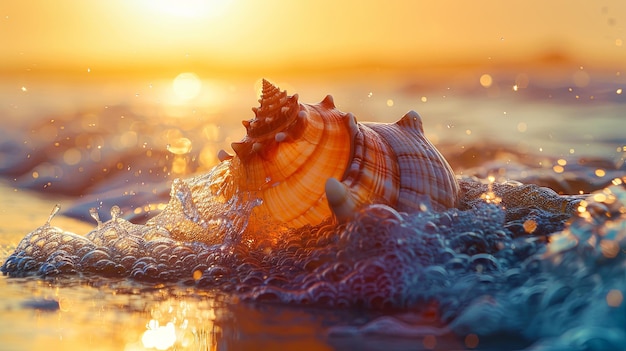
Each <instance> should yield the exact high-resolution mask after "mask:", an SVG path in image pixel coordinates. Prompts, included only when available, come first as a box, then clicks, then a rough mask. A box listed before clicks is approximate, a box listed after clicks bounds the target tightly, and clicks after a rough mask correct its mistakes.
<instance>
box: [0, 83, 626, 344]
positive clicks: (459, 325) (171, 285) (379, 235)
mask: <svg viewBox="0 0 626 351" xmlns="http://www.w3.org/2000/svg"><path fill="white" fill-rule="evenodd" d="M509 76H511V77H515V75H514V74H513V75H507V74H504V73H502V74H501V75H500V77H499V78H498V79H497V80H496V81H495V83H494V84H493V86H492V87H491V88H489V89H483V88H482V87H479V88H478V89H477V88H471V84H469V83H467V82H456V83H451V84H449V85H446V84H444V83H441V84H440V85H430V86H427V87H426V86H421V85H419V84H418V83H417V81H414V80H411V79H407V78H404V79H401V80H400V79H398V80H394V79H383V80H381V81H380V82H379V84H369V85H363V84H360V83H359V82H358V81H355V80H346V81H341V82H339V83H333V84H325V82H319V81H314V80H310V81H305V80H303V81H293V82H290V83H287V86H285V85H283V86H282V88H287V89H288V90H289V93H295V92H298V93H299V94H300V99H301V101H303V102H314V101H319V100H321V99H322V98H323V96H324V95H325V94H327V93H332V94H333V95H334V97H335V102H336V103H337V105H338V107H339V108H340V109H341V110H343V111H350V112H353V113H354V114H355V115H356V116H357V118H358V119H359V120H362V121H365V120H377V121H382V122H393V121H395V120H396V119H398V118H400V117H401V116H402V115H403V114H404V113H405V112H406V111H407V110H410V109H414V110H417V111H418V112H419V113H420V114H421V115H422V116H423V119H424V127H425V129H426V134H427V136H428V137H429V138H430V139H431V140H432V141H433V142H434V143H435V144H436V145H437V146H438V148H439V149H440V150H441V151H442V152H443V154H444V155H445V156H446V157H447V159H448V161H449V162H450V164H451V165H452V167H453V168H454V169H455V172H456V173H457V174H458V175H459V176H464V177H465V178H463V180H462V182H463V183H462V188H463V189H464V198H463V201H462V206H461V208H460V209H458V210H456V209H454V210H450V211H447V212H444V213H442V214H437V213H432V212H430V211H427V210H425V211H424V212H423V213H417V214H401V213H397V212H395V211H393V210H390V209H388V208H384V207H375V206H373V207H371V208H368V209H366V210H364V212H363V213H362V214H360V215H359V217H358V218H356V219H355V220H354V221H353V222H351V223H349V224H347V225H346V226H343V227H339V228H338V227H334V226H322V227H320V228H306V229H305V230H302V231H300V232H295V233H294V232H290V233H285V238H284V239H281V238H279V239H275V240H274V241H273V244H271V245H270V244H268V243H267V242H268V241H269V239H267V238H265V239H262V238H263V237H268V236H269V233H254V235H252V236H250V237H247V238H245V239H247V240H248V243H252V242H256V243H259V244H258V245H256V244H255V245H256V246H255V245H253V244H245V245H244V244H241V243H239V242H237V243H235V244H233V245H232V246H229V245H226V244H224V245H221V246H220V245H217V246H216V245H214V244H211V243H203V242H192V240H189V241H188V242H185V241H182V242H175V241H172V240H171V239H169V238H167V240H166V239H163V238H154V237H152V238H150V239H148V238H147V237H146V238H142V239H141V240H138V241H135V239H133V240H131V242H130V244H129V246H128V248H127V247H124V249H125V250H126V249H128V250H130V251H124V252H126V253H125V254H122V255H118V256H116V254H115V253H116V252H118V251H116V250H117V249H118V248H116V247H115V245H118V244H119V242H120V241H117V239H118V236H115V237H114V238H111V234H110V233H117V234H116V235H118V234H119V233H122V232H123V230H122V229H123V228H130V227H128V226H127V224H126V223H127V222H125V220H130V221H132V222H134V223H145V222H146V221H147V220H148V219H149V218H151V217H154V216H155V215H156V214H158V213H160V212H161V211H162V210H163V209H164V208H165V205H166V204H167V202H168V199H169V188H170V186H171V185H172V180H173V179H175V178H184V179H188V180H187V182H189V184H192V183H193V182H194V181H198V180H197V179H201V178H192V176H193V175H197V174H202V173H204V172H207V171H208V170H209V169H210V168H211V167H212V166H213V165H215V164H216V163H217V159H216V157H215V155H216V154H217V150H219V149H220V148H225V149H229V143H230V142H232V141H236V140H239V139H240V138H241V136H242V135H243V133H244V129H243V128H242V127H241V126H240V125H239V121H240V120H242V119H249V118H251V117H252V116H251V114H252V113H251V112H249V106H251V105H253V104H254V101H255V98H254V89H253V84H252V83H250V82H248V83H239V82H235V83H233V82H218V81H212V82H205V85H204V86H205V87H208V88H207V89H208V91H210V93H207V94H206V96H202V97H200V98H199V99H198V100H194V101H192V102H191V103H190V102H184V101H180V100H176V99H175V98H172V97H171V96H170V95H168V93H167V86H169V85H167V84H166V83H160V82H135V83H133V84H129V85H127V87H126V88H124V89H121V88H118V87H116V88H111V87H110V86H106V85H102V84H100V85H87V86H84V87H72V86H67V87H65V88H64V89H61V90H54V89H52V88H51V87H54V84H52V83H50V82H47V83H41V84H39V85H35V84H34V85H33V86H32V87H29V89H28V94H22V93H24V92H23V91H22V92H19V91H18V92H16V91H15V90H12V89H11V88H10V87H3V89H5V90H6V91H7V94H5V95H3V96H4V97H3V98H2V99H3V101H2V102H3V105H2V113H3V114H4V115H5V116H7V119H6V121H7V122H6V123H7V124H8V126H9V128H4V129H3V130H2V131H0V133H2V141H0V172H1V173H2V174H3V176H4V180H3V181H2V183H0V194H1V198H2V203H0V223H2V224H1V225H0V248H1V250H0V260H1V261H2V262H5V261H6V263H5V266H3V268H4V271H5V273H6V274H8V275H5V276H4V277H2V279H0V300H1V301H2V304H0V308H1V309H2V315H3V318H2V320H1V321H0V324H1V325H0V336H1V338H2V340H3V341H4V344H3V349H7V350H29V349H41V348H44V347H45V348H46V349H49V350H52V349H59V350H61V349H63V350H68V349H77V350H78V349H84V348H85V347H88V348H90V349H93V350H144V349H176V350H197V349H201V350H208V349H211V350H213V349H219V350H239V349H293V350H295V349H298V350H326V349H342V350H343V349H365V350H367V349H369V350H377V349H385V350H404V349H416V350H429V349H439V350H448V349H450V350H463V349H482V350H492V349H493V350H501V349H503V348H505V349H530V350H548V349H568V350H589V349H592V350H606V349H620V347H621V346H620V345H624V344H625V343H626V329H624V325H626V324H625V320H624V316H626V313H625V312H626V307H625V305H626V304H623V303H622V300H623V296H624V294H625V293H626V282H625V280H624V278H623V277H624V276H626V275H625V274H624V267H625V265H624V262H625V261H624V252H626V251H624V250H626V239H625V238H626V227H625V226H624V225H625V223H626V220H625V219H624V216H626V215H625V213H626V210H625V208H626V199H625V198H624V193H623V190H620V189H623V185H620V182H621V181H615V180H614V179H616V178H617V179H623V180H624V181H626V179H625V178H624V177H625V176H626V166H624V155H625V154H626V138H625V136H624V128H623V126H622V124H623V111H624V106H626V105H625V103H626V101H625V100H624V95H622V94H621V93H619V94H618V93H617V91H620V90H619V87H620V86H621V85H619V84H620V81H619V80H616V79H614V78H610V77H609V78H606V77H599V78H602V79H595V80H594V81H593V84H590V85H589V86H587V87H584V88H574V89H572V88H571V87H569V85H568V84H567V83H562V84H558V83H555V82H553V81H544V80H541V79H536V80H534V79H532V77H531V82H533V84H530V85H528V87H526V88H524V89H520V90H518V89H515V90H513V89H511V87H510V86H509V85H510V82H514V81H515V79H514V78H510V77H509ZM278 83H279V84H280V83H281V82H278ZM281 85H282V84H281ZM292 86H296V87H297V88H292ZM495 88H498V90H495ZM472 177H475V178H472ZM193 179H196V180H193ZM507 180H515V181H518V182H521V183H523V184H537V185H539V186H544V187H549V188H551V189H553V190H554V192H552V191H546V190H545V189H541V188H539V187H533V186H530V185H521V184H520V183H516V182H508V183H507V182H506V181H507ZM489 183H491V184H489ZM609 186H612V188H610V189H609V188H605V187H609ZM602 189H605V190H604V191H603V190H602ZM593 192H597V194H600V195H597V194H596V195H592V196H591V197H589V195H588V194H589V193H593ZM557 193H558V194H562V195H563V194H569V195H574V196H562V197H560V196H559V195H557ZM485 194H487V195H489V196H493V197H492V198H489V197H487V198H485ZM581 194H582V195H581ZM494 198H497V199H499V201H502V202H495V203H493V202H494V201H490V200H489V199H491V200H493V199H494ZM485 199H487V201H485ZM582 199H586V201H587V203H582V205H581V202H580V201H581V200H582ZM486 202H492V203H491V204H487V203H486ZM57 203H58V204H60V205H61V212H60V214H58V215H56V216H54V218H52V219H51V220H50V218H49V216H50V212H51V210H53V208H54V205H55V204H57ZM113 206H119V207H120V208H121V212H122V215H121V216H122V217H123V218H117V217H118V212H116V211H111V208H112V207H113ZM503 207H504V208H503ZM90 208H95V209H96V210H97V212H98V214H99V218H100V220H101V222H100V223H98V224H97V223H96V221H95V220H94V218H92V217H93V214H92V215H90ZM111 217H113V219H112V220H111V221H108V220H109V219H110V218H111ZM235 217H236V216H235ZM224 218H231V217H224ZM47 221H50V222H49V223H47ZM238 223H239V222H236V221H233V222H232V223H231V222H228V221H226V224H227V225H231V227H232V226H234V227H236V225H238ZM54 227H60V228H62V229H63V230H65V231H69V232H73V233H78V234H80V235H81V236H82V235H85V234H87V233H89V232H91V233H90V234H88V235H87V238H88V239H80V240H79V239H77V238H75V237H74V236H71V235H70V234H65V233H63V231H62V230H59V229H55V228H54ZM231 227H228V228H231ZM37 228H39V229H37ZM107 228H108V229H107ZM36 229H37V230H40V232H36V231H35V230H36ZM94 229H96V230H95V231H94V232H92V231H93V230H94ZM105 229H106V230H105ZM107 230H111V231H107ZM124 230H125V229H124ZM34 231H35V232H34ZM30 232H33V234H31V235H30V236H27V237H26V238H25V239H24V241H22V243H20V241H21V240H22V238H24V236H25V235H26V234H28V233H30ZM37 233H39V234H37ZM92 233H95V234H93V235H92ZM106 233H109V234H106ZM124 233H125V232H124ZM105 234H106V235H105ZM37 235H39V236H37ZM107 235H108V236H107ZM124 235H126V234H124ZM255 235H256V236H255ZM119 237H122V238H123V235H120V236H119ZM40 238H41V240H39V239H40ZM64 238H67V240H66V239H64ZM129 238H132V236H129ZM144 239H145V240H144ZM72 240H74V241H72ZM76 240H78V241H76ZM81 240H84V241H81ZM159 240H161V241H159ZM223 241H224V242H226V241H227V240H226V239H223ZM244 241H245V240H242V242H244ZM60 242H63V243H65V242H78V243H79V244H75V245H77V246H72V247H69V246H68V245H69V244H68V245H66V246H65V247H64V249H63V250H61V249H58V250H57V249H55V247H56V246H55V245H56V244H58V243H60ZM53 244H54V245H53ZM89 245H94V246H93V248H91V249H90V246H89ZM133 245H136V246H133ZM81 247H83V248H84V250H83V251H82V252H81V251H80V250H81V249H80V248H81ZM33 250H34V251H33ZM72 250H74V251H72ZM159 250H162V251H159ZM163 250H165V251H163ZM168 250H169V251H168ZM103 251H105V253H103ZM20 252H22V253H20ZM160 252H164V253H166V255H165V256H163V255H160V254H159V253H160ZM39 253H44V254H45V255H44V256H41V257H38V256H37V255H38V254H39ZM46 255H47V256H46ZM97 255H103V256H101V257H106V264H102V263H101V262H103V261H99V260H95V259H93V257H100V256H97ZM124 256H126V257H127V258H128V257H132V259H131V260H130V261H129V260H125V257H124ZM7 259H8V260H7ZM142 260H143V261H142ZM140 261H142V262H140ZM127 262H128V263H127ZM153 263H154V266H152V264H153ZM154 267H157V268H154ZM158 267H160V268H158ZM196 272H197V274H198V275H196Z"/></svg>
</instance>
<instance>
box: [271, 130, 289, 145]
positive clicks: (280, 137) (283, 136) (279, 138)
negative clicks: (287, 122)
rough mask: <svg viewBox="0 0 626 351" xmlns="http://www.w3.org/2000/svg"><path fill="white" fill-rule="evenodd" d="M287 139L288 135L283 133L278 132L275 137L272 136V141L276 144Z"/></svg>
mask: <svg viewBox="0 0 626 351" xmlns="http://www.w3.org/2000/svg"><path fill="white" fill-rule="evenodd" d="M288 137H289V135H288V134H287V133H285V132H279V133H276V135H275V136H274V140H276V142H277V143H282V142H283V141H285V140H287V138H288Z"/></svg>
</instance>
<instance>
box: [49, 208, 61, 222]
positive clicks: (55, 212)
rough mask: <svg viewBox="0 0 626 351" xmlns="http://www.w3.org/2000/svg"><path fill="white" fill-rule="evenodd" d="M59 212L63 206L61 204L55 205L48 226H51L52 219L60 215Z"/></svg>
mask: <svg viewBox="0 0 626 351" xmlns="http://www.w3.org/2000/svg"><path fill="white" fill-rule="evenodd" d="M59 211H61V205H59V204H56V205H54V207H53V208H52V212H50V216H48V220H47V221H46V225H50V222H52V218H54V216H56V215H57V213H59Z"/></svg>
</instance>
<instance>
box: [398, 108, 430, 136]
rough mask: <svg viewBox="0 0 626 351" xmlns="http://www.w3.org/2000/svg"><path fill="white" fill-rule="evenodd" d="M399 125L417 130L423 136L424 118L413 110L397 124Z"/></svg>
mask: <svg viewBox="0 0 626 351" xmlns="http://www.w3.org/2000/svg"><path fill="white" fill-rule="evenodd" d="M396 124H397V125H399V126H401V127H408V128H413V129H417V130H418V131H420V132H421V133H422V134H423V133H424V126H423V125H422V116H420V115H419V114H418V113H417V112H415V111H413V110H411V111H409V112H407V113H406V114H405V115H404V116H402V118H400V119H399V120H398V121H397V122H396Z"/></svg>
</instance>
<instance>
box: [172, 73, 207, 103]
mask: <svg viewBox="0 0 626 351" xmlns="http://www.w3.org/2000/svg"><path fill="white" fill-rule="evenodd" d="M172 87H173V89H174V94H175V95H176V96H177V97H178V98H180V99H181V100H184V101H188V100H193V99H194V98H196V97H198V95H200V93H201V91H202V81H201V80H200V78H199V77H198V76H197V75H196V74H195V73H191V72H185V73H181V74H179V75H178V76H176V78H174V81H173V82H172Z"/></svg>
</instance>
